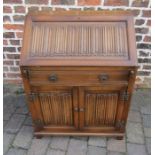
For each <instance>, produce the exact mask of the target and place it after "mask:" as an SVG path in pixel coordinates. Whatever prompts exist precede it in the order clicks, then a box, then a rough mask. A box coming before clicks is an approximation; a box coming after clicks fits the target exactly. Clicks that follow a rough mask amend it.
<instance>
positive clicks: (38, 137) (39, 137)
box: [35, 135, 43, 139]
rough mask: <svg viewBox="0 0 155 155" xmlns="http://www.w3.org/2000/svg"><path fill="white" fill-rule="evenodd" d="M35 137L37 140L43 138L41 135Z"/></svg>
mask: <svg viewBox="0 0 155 155" xmlns="http://www.w3.org/2000/svg"><path fill="white" fill-rule="evenodd" d="M35 137H36V138H37V139H41V138H42V137H43V136H41V135H35Z"/></svg>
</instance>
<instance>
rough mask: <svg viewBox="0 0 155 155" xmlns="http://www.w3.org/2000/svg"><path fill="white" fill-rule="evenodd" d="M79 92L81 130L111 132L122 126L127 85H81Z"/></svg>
mask: <svg viewBox="0 0 155 155" xmlns="http://www.w3.org/2000/svg"><path fill="white" fill-rule="evenodd" d="M79 92H80V96H79V97H80V102H79V109H80V129H81V130H90V131H95V132H97V131H101V132H102V131H106V130H107V131H108V132H109V131H113V130H119V129H121V128H122V126H121V123H122V122H123V123H124V121H123V118H122V116H123V111H124V108H125V102H124V100H123V98H122V94H123V93H125V92H126V88H125V87H122V86H120V87H119V86H116V87H115V86H112V87H110V86H109V87H108V86H105V87H81V88H80V90H79ZM123 125H124V124H123Z"/></svg>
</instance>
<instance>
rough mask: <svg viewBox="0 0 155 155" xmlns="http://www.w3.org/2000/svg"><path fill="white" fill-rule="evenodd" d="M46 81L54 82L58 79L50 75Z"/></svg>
mask: <svg viewBox="0 0 155 155" xmlns="http://www.w3.org/2000/svg"><path fill="white" fill-rule="evenodd" d="M48 79H49V81H52V82H55V81H57V80H58V77H57V75H56V74H51V75H50V76H49V78H48Z"/></svg>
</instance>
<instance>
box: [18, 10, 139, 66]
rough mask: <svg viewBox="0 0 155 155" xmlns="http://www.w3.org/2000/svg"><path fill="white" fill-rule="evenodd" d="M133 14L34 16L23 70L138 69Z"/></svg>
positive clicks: (28, 23)
mask: <svg viewBox="0 0 155 155" xmlns="http://www.w3.org/2000/svg"><path fill="white" fill-rule="evenodd" d="M135 45H136V44H135V33H134V23H133V17H132V15H131V13H129V12H117V11H108V12H107V11H106V12H102V11H97V12H93V11H91V12H84V11H83V12H77V11H76V12H75V11H66V12H48V11H46V12H31V13H29V14H28V15H27V17H26V20H25V32H24V41H23V47H22V54H21V62H20V64H21V66H25V65H26V66H27V65H30V66H31V65H32V66H33V65H42V66H51V65H52V66H68V65H69V66H135V65H136V64H137V62H136V61H137V58H136V46H135Z"/></svg>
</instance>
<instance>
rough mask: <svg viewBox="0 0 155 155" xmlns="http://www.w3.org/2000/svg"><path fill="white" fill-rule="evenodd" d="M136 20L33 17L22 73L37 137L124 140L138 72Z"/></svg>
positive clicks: (103, 14) (86, 14)
mask: <svg viewBox="0 0 155 155" xmlns="http://www.w3.org/2000/svg"><path fill="white" fill-rule="evenodd" d="M135 43H136V42H135V33H134V23H133V17H132V15H131V13H130V12H126V11H122V12H120V11H119V12H118V11H83V12H80V11H66V12H63V11H62V12H50V11H39V12H37V11H36V12H30V13H28V15H27V16H26V20H25V32H24V40H23V47H22V53H21V61H20V67H21V74H22V78H23V82H24V87H25V92H26V96H27V101H28V107H29V110H30V112H31V115H32V119H33V124H34V130H35V132H34V134H35V135H36V136H38V137H39V136H42V135H99V136H101V135H102V136H115V137H117V138H120V139H121V138H122V137H123V135H124V133H125V125H126V121H127V116H128V111H129V107H130V101H131V95H132V91H133V87H134V82H135V77H136V72H137V57H136V46H135V45H136V44H135Z"/></svg>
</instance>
